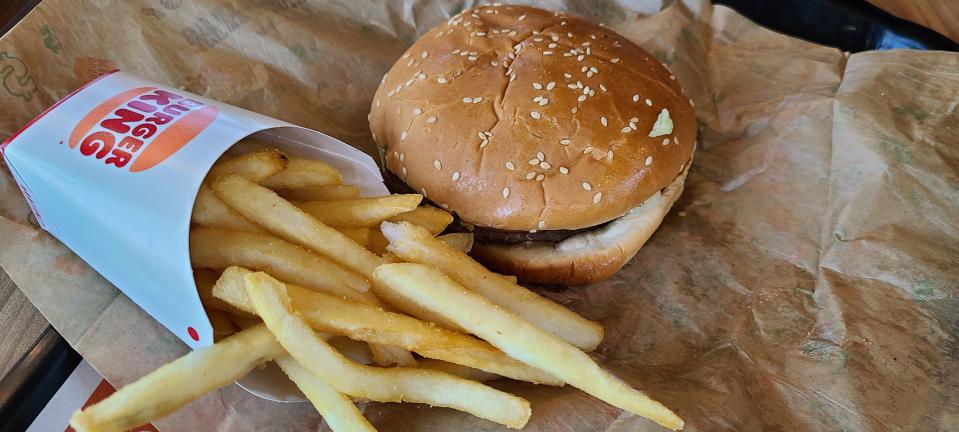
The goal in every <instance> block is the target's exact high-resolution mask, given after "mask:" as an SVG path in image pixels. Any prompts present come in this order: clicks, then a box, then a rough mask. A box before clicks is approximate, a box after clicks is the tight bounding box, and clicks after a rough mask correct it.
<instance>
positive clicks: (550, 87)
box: [546, 81, 556, 90]
mask: <svg viewBox="0 0 959 432" xmlns="http://www.w3.org/2000/svg"><path fill="white" fill-rule="evenodd" d="M553 87H556V83H555V82H553V81H550V82H549V84H546V90H552V89H553Z"/></svg>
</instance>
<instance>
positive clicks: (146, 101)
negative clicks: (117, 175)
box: [69, 87, 219, 172]
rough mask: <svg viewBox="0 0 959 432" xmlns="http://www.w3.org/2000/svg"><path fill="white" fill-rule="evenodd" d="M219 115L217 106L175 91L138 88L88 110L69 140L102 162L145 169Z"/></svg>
mask: <svg viewBox="0 0 959 432" xmlns="http://www.w3.org/2000/svg"><path fill="white" fill-rule="evenodd" d="M217 114H219V110H218V109H217V108H216V107H214V106H210V105H206V104H204V103H202V102H199V101H196V100H193V99H189V98H186V97H183V96H180V95H178V94H176V93H172V92H168V91H166V90H161V89H158V88H156V87H137V88H134V89H130V90H126V91H123V92H120V93H118V94H117V95H115V96H113V97H111V98H109V99H107V100H106V101H104V102H103V103H101V104H100V105H98V106H97V107H96V108H94V109H92V110H91V111H90V112H89V113H87V114H86V115H85V116H84V117H83V119H81V120H80V121H79V122H78V123H77V125H76V126H75V127H74V128H73V131H72V132H71V133H70V140H69V144H70V148H71V149H79V151H80V154H81V155H83V156H84V157H92V158H94V159H95V160H99V161H102V162H103V163H104V164H105V165H109V166H112V167H114V168H119V169H122V168H127V167H129V168H128V169H129V170H130V171H131V172H140V171H146V170H148V169H150V168H152V167H154V166H156V165H157V164H159V163H161V162H163V161H164V160H166V159H167V158H169V157H170V156H172V155H173V154H174V153H176V152H177V151H178V150H180V149H181V148H182V147H183V146H184V145H186V143H188V142H190V140H192V139H193V138H194V137H196V136H197V135H198V134H199V133H200V132H202V131H203V130H204V129H206V128H207V126H209V125H210V123H212V122H213V120H214V119H216V116H217Z"/></svg>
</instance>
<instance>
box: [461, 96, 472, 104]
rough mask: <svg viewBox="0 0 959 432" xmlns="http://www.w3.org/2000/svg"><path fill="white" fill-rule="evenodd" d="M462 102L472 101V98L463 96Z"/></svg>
mask: <svg viewBox="0 0 959 432" xmlns="http://www.w3.org/2000/svg"><path fill="white" fill-rule="evenodd" d="M463 102H464V103H473V98H468V97H465V98H463Z"/></svg>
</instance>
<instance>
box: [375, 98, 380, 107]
mask: <svg viewBox="0 0 959 432" xmlns="http://www.w3.org/2000/svg"><path fill="white" fill-rule="evenodd" d="M376 107H377V108H379V107H380V100H379V99H377V100H376Z"/></svg>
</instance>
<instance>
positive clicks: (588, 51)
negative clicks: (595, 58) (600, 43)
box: [586, 47, 593, 55]
mask: <svg viewBox="0 0 959 432" xmlns="http://www.w3.org/2000/svg"><path fill="white" fill-rule="evenodd" d="M586 55H593V54H592V53H591V52H590V50H589V48H588V47H587V48H586Z"/></svg>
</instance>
